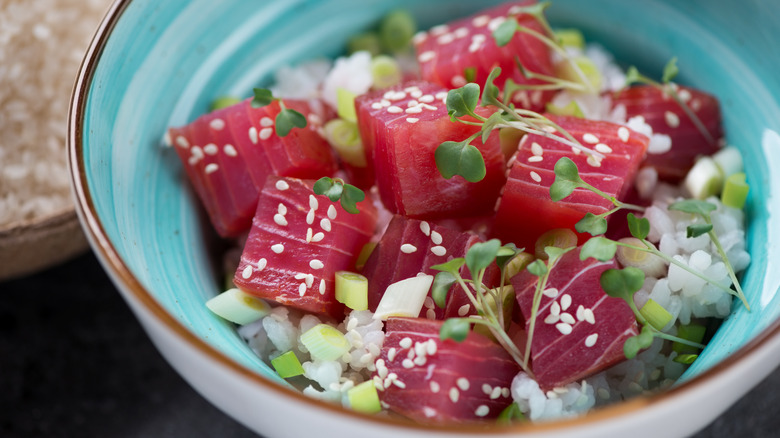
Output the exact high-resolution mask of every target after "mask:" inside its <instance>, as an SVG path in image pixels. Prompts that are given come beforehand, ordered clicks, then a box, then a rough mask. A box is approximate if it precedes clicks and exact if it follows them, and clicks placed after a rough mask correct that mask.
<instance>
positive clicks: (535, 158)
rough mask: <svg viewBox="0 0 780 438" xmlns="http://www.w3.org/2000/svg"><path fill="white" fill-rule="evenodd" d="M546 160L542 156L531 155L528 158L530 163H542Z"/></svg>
mask: <svg viewBox="0 0 780 438" xmlns="http://www.w3.org/2000/svg"><path fill="white" fill-rule="evenodd" d="M542 160H544V158H542V157H541V156H540V155H531V156H530V157H528V162H529V163H541V162H542Z"/></svg>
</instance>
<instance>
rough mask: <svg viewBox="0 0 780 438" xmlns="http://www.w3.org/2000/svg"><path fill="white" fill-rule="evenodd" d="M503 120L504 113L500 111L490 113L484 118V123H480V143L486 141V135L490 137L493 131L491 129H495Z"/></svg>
mask: <svg viewBox="0 0 780 438" xmlns="http://www.w3.org/2000/svg"><path fill="white" fill-rule="evenodd" d="M504 122H505V120H504V115H503V114H502V113H501V112H500V111H497V112H494V113H493V114H491V115H490V117H488V119H487V120H485V123H483V124H482V138H481V139H482V143H483V144H485V143H487V142H488V137H490V134H491V133H492V132H493V130H494V129H496V127H497V126H498V125H499V124H501V123H504Z"/></svg>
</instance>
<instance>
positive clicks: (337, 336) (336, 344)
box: [301, 324, 349, 360]
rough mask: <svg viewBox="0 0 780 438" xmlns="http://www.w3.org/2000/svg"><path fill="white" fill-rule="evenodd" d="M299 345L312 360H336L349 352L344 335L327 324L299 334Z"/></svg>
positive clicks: (347, 342)
mask: <svg viewBox="0 0 780 438" xmlns="http://www.w3.org/2000/svg"><path fill="white" fill-rule="evenodd" d="M301 343H302V344H303V345H304V346H305V347H306V349H307V350H309V353H310V354H311V357H312V358H313V359H314V360H336V359H338V358H340V357H341V356H343V355H344V353H346V352H347V351H349V341H347V338H346V337H344V334H343V333H341V332H340V331H338V329H336V328H335V327H332V326H329V325H328V324H317V325H315V326H314V327H312V328H310V329H309V330H306V331H305V332H304V333H303V334H301Z"/></svg>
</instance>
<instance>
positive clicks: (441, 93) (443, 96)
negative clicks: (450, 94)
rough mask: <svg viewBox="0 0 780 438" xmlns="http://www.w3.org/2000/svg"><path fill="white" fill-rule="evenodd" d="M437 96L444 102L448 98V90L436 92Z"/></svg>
mask: <svg viewBox="0 0 780 438" xmlns="http://www.w3.org/2000/svg"><path fill="white" fill-rule="evenodd" d="M435 96H436V98H437V99H439V100H440V101H442V102H444V101H446V100H447V92H446V91H439V92H438V93H436V95H435Z"/></svg>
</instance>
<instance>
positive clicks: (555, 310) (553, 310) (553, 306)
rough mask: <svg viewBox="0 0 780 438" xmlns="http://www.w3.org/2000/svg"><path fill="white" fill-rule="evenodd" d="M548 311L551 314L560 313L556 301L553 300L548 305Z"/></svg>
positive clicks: (559, 307) (559, 306)
mask: <svg viewBox="0 0 780 438" xmlns="http://www.w3.org/2000/svg"><path fill="white" fill-rule="evenodd" d="M550 313H552V314H553V315H558V316H560V315H561V305H560V304H558V302H557V301H553V303H552V304H551V305H550Z"/></svg>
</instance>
